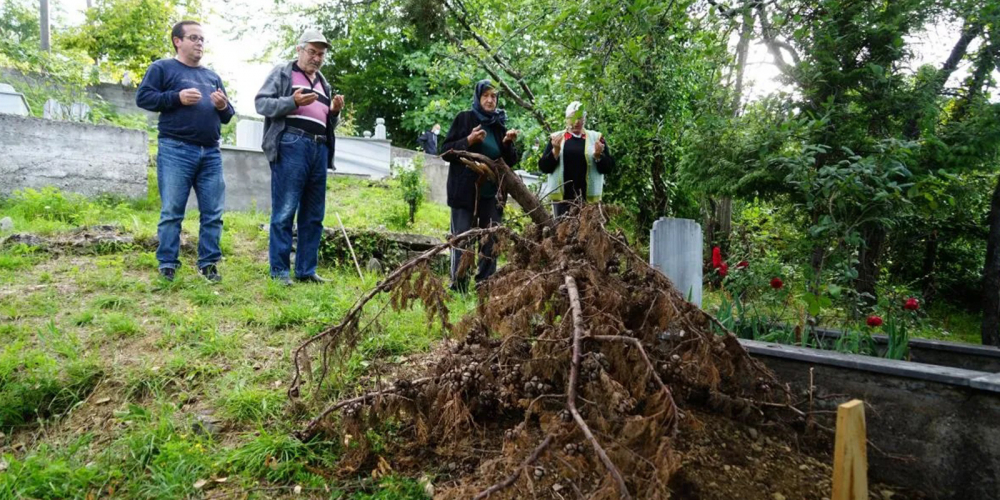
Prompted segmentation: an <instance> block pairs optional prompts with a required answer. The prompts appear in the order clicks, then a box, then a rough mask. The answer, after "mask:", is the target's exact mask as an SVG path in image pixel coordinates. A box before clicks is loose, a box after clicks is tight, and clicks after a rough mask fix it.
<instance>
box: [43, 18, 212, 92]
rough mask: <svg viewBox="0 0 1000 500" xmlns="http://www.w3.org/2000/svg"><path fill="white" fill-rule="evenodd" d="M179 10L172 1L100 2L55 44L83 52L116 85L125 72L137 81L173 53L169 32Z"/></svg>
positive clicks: (176, 19)
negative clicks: (151, 65) (85, 17)
mask: <svg viewBox="0 0 1000 500" xmlns="http://www.w3.org/2000/svg"><path fill="white" fill-rule="evenodd" d="M181 7H182V6H181V5H179V4H177V3H176V2H175V1H173V0H167V1H159V0H100V1H99V2H98V3H97V5H96V6H95V7H94V8H92V9H90V10H88V11H87V20H86V22H85V23H84V24H83V25H82V26H80V27H77V28H75V29H72V30H69V31H68V32H66V33H64V34H63V35H61V36H60V37H59V40H58V42H59V44H60V45H62V46H63V47H65V48H67V49H71V50H72V49H78V50H81V51H83V52H85V53H86V54H87V55H89V56H90V57H91V58H92V59H93V60H94V61H95V62H96V63H97V64H98V65H99V67H100V69H101V72H102V73H103V74H104V75H105V77H107V78H111V79H113V80H115V81H118V80H121V78H122V76H123V74H124V72H125V71H128V72H129V73H130V74H132V75H133V80H138V79H139V78H141V77H142V75H143V74H145V72H146V68H147V67H149V65H150V64H152V63H153V62H154V61H156V60H157V59H161V58H164V57H169V56H170V55H172V54H173V53H174V50H173V47H172V45H171V41H170V28H171V27H172V26H173V24H174V23H175V22H177V21H178V20H179V19H178V17H179V15H178V14H180V12H181V10H180V9H181ZM187 7H188V8H189V9H193V10H195V11H196V10H197V7H196V6H195V5H192V4H188V5H187Z"/></svg>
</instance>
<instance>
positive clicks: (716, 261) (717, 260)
mask: <svg viewBox="0 0 1000 500" xmlns="http://www.w3.org/2000/svg"><path fill="white" fill-rule="evenodd" d="M721 265H722V250H719V247H715V248H713V249H712V267H713V268H715V269H718V268H719V266H721Z"/></svg>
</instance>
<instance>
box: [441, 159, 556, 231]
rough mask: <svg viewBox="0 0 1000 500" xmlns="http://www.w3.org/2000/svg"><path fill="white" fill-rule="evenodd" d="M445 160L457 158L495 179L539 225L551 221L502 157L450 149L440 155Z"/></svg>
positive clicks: (536, 199)
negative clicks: (497, 157)
mask: <svg viewBox="0 0 1000 500" xmlns="http://www.w3.org/2000/svg"><path fill="white" fill-rule="evenodd" d="M441 157H442V158H444V159H445V160H447V161H452V160H453V159H455V158H458V160H459V161H461V162H462V163H464V164H465V166H466V167H468V168H469V169H471V170H473V171H475V172H477V173H479V174H482V175H486V176H489V177H492V180H497V181H498V182H497V184H498V185H499V186H500V189H501V190H502V191H503V192H504V193H508V194H510V196H511V197H512V198H514V201H516V202H517V204H518V205H521V209H522V210H524V213H526V214H528V217H531V221H532V222H534V223H535V224H539V225H548V224H550V223H551V222H552V215H551V214H549V211H548V210H546V209H545V207H543V206H542V204H541V202H539V201H538V197H537V196H535V194H534V193H532V192H531V190H530V189H528V186H525V185H524V182H522V181H521V177H519V176H518V175H517V174H515V173H514V171H513V170H511V169H510V167H508V166H507V163H506V162H504V161H503V158H499V159H497V160H491V159H489V158H487V157H486V156H483V155H481V154H478V153H471V152H469V151H457V150H451V151H448V152H447V153H445V154H443V155H441Z"/></svg>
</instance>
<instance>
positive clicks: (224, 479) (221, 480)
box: [212, 476, 229, 483]
mask: <svg viewBox="0 0 1000 500" xmlns="http://www.w3.org/2000/svg"><path fill="white" fill-rule="evenodd" d="M212 481H214V482H216V483H224V482H226V481H229V476H226V477H217V478H215V479H212Z"/></svg>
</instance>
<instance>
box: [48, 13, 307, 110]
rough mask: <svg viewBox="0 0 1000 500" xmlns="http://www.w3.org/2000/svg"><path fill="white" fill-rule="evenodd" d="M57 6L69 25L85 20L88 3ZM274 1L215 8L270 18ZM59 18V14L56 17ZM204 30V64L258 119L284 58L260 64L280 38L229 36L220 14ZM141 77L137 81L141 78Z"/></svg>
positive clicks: (259, 34)
mask: <svg viewBox="0 0 1000 500" xmlns="http://www.w3.org/2000/svg"><path fill="white" fill-rule="evenodd" d="M49 1H50V5H54V6H55V8H54V9H53V10H54V11H57V15H58V16H59V17H61V18H63V19H61V20H62V21H63V22H65V23H66V24H67V25H77V24H81V23H83V21H84V19H85V18H84V12H85V11H86V8H87V1H86V0H49ZM285 3H286V4H296V3H306V2H305V0H287V1H286V2H285ZM273 6H274V0H238V1H228V2H222V3H216V4H215V6H214V8H215V9H217V10H220V11H222V12H229V11H231V10H238V11H239V12H240V13H253V12H260V13H261V15H262V16H264V15H266V14H267V12H268V10H269V9H271V8H273ZM53 17H54V18H55V17H56V16H55V15H54V16H53ZM57 21H58V20H57V19H53V21H52V24H53V29H55V28H57V26H56V23H57ZM200 22H201V25H202V31H203V32H204V33H205V40H206V43H205V45H206V47H205V56H204V58H203V59H202V63H203V64H204V65H206V66H207V67H209V68H211V69H212V70H214V71H215V72H216V73H218V74H219V76H221V77H222V79H223V81H225V82H226V83H227V87H226V90H227V91H228V92H229V94H230V96H231V99H232V102H233V107H234V108H236V112H237V113H238V114H240V115H243V116H258V115H257V113H256V111H254V104H253V98H254V96H255V95H256V94H257V90H259V89H260V86H261V85H262V84H263V83H264V79H265V78H266V77H267V74H268V72H270V71H271V68H273V67H274V65H275V64H278V63H279V62H281V58H280V57H272V58H270V59H269V60H268V61H267V62H256V61H253V60H254V59H256V58H258V57H259V56H260V55H261V54H263V53H264V51H265V50H266V49H267V46H268V43H269V42H270V41H271V40H275V39H276V38H277V34H276V33H267V32H266V31H265V30H264V29H263V28H262V27H259V26H255V27H254V32H255V34H256V35H257V36H243V37H242V38H240V39H236V37H235V36H233V35H230V34H227V30H229V29H231V28H232V22H231V21H229V20H226V19H224V18H223V15H222V14H220V13H214V14H211V15H209V17H208V19H204V20H201V21H200ZM169 30H170V26H166V27H164V36H167V33H169ZM141 78H142V77H141V76H137V77H136V80H139V79H141Z"/></svg>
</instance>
